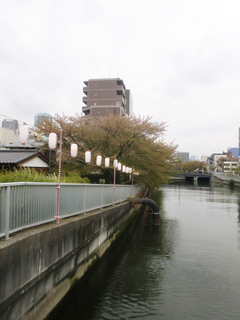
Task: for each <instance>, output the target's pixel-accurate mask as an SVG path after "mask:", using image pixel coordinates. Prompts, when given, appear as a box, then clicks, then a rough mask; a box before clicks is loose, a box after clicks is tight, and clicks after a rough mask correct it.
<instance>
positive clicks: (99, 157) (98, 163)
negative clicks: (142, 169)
mask: <svg viewBox="0 0 240 320" xmlns="http://www.w3.org/2000/svg"><path fill="white" fill-rule="evenodd" d="M96 164H97V166H99V167H100V165H101V164H102V156H97V159H96Z"/></svg>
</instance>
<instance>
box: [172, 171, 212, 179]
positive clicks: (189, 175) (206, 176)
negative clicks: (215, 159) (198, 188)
mask: <svg viewBox="0 0 240 320" xmlns="http://www.w3.org/2000/svg"><path fill="white" fill-rule="evenodd" d="M177 177H184V178H185V180H186V181H193V180H194V179H195V180H198V181H209V180H210V179H211V178H212V174H211V173H206V174H205V173H197V172H196V173H180V174H178V175H177Z"/></svg>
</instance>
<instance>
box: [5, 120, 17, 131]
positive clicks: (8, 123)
mask: <svg viewBox="0 0 240 320" xmlns="http://www.w3.org/2000/svg"><path fill="white" fill-rule="evenodd" d="M2 127H3V128H6V129H10V130H13V131H14V132H15V133H16V131H17V130H18V129H19V123H18V121H17V120H10V119H4V120H3V121H2Z"/></svg>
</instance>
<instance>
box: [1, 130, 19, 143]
mask: <svg viewBox="0 0 240 320" xmlns="http://www.w3.org/2000/svg"><path fill="white" fill-rule="evenodd" d="M16 141H18V131H17V133H16V134H15V132H14V131H13V130H11V129H7V128H3V127H0V144H1V145H5V144H9V143H11V142H16Z"/></svg>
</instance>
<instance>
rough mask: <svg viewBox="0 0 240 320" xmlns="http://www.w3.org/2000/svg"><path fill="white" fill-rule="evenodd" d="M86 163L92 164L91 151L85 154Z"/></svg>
mask: <svg viewBox="0 0 240 320" xmlns="http://www.w3.org/2000/svg"><path fill="white" fill-rule="evenodd" d="M85 162H86V163H90V162H91V151H86V152H85Z"/></svg>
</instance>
